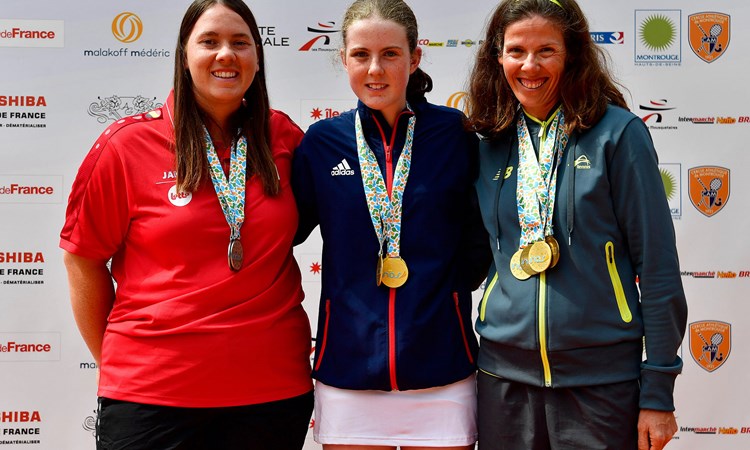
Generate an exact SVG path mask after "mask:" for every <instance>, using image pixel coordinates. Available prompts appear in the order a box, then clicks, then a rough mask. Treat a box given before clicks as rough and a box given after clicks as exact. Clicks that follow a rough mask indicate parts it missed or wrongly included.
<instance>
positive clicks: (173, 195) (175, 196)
mask: <svg viewBox="0 0 750 450" xmlns="http://www.w3.org/2000/svg"><path fill="white" fill-rule="evenodd" d="M167 198H168V199H169V203H171V204H173V205H175V206H179V207H182V206H185V205H187V204H188V203H190V201H191V200H192V199H193V194H192V193H190V192H177V185H174V186H172V187H171V188H169V192H168V193H167Z"/></svg>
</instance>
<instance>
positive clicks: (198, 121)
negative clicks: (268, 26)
mask: <svg viewBox="0 0 750 450" xmlns="http://www.w3.org/2000/svg"><path fill="white" fill-rule="evenodd" d="M215 5H223V6H226V7H227V8H229V9H231V10H232V11H234V12H236V13H237V14H238V15H239V16H240V17H242V19H243V20H244V21H245V23H246V24H247V26H248V27H249V28H250V34H251V35H252V38H253V41H254V42H255V49H256V52H257V54H258V66H259V70H258V72H257V73H256V74H255V78H254V79H253V82H252V84H251V85H250V87H249V88H248V89H247V91H246V92H245V95H244V98H245V99H246V101H247V106H243V107H240V109H239V110H237V112H236V113H235V115H234V117H233V118H232V120H233V121H234V122H235V124H236V128H238V129H240V134H242V135H244V136H246V137H247V146H248V152H247V176H248V178H249V177H250V176H251V175H253V174H257V175H258V176H259V177H260V179H261V181H262V183H263V191H264V193H265V194H266V195H270V196H273V195H276V194H277V193H278V192H279V181H278V175H277V172H276V165H275V163H274V161H273V154H272V153H271V147H270V144H269V142H270V135H271V133H270V127H269V122H270V115H271V113H270V109H269V108H270V106H269V101H268V90H267V88H266V72H265V67H264V60H265V58H264V57H263V45H262V42H263V40H262V39H261V36H260V31H259V30H258V24H257V22H256V21H255V17H254V16H253V13H252V12H251V11H250V8H248V6H247V5H246V4H245V2H244V1H242V0H196V1H194V2H193V3H192V4H191V5H190V6H189V7H188V9H187V11H186V12H185V15H184V17H183V18H182V24H181V25H180V32H179V37H178V40H177V48H176V50H175V61H174V125H175V130H174V133H175V139H174V140H175V160H176V161H175V165H176V167H177V189H178V190H179V191H180V192H194V191H195V190H196V189H198V187H199V186H200V185H201V183H202V182H203V181H204V180H206V179H209V165H208V159H207V158H206V149H205V140H204V131H203V130H204V128H203V124H204V112H203V111H202V110H201V109H200V107H199V106H198V103H197V102H196V100H195V94H194V92H193V79H192V78H191V76H190V72H189V71H188V70H187V69H186V68H185V63H186V61H187V53H186V50H185V47H186V45H187V42H188V38H189V37H190V33H191V32H192V31H193V28H194V27H195V23H196V22H197V21H198V19H199V18H200V17H201V16H202V15H203V13H205V12H206V11H207V10H208V9H210V8H211V7H213V6H215ZM235 137H237V136H235Z"/></svg>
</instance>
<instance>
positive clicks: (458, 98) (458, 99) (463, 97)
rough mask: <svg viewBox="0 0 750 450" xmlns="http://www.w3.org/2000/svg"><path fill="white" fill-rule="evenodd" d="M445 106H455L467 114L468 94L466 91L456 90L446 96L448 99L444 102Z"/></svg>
mask: <svg viewBox="0 0 750 450" xmlns="http://www.w3.org/2000/svg"><path fill="white" fill-rule="evenodd" d="M445 105H446V106H450V107H451V108H456V109H457V110H459V111H463V113H464V114H466V115H468V114H469V94H468V93H466V92H456V93H455V94H452V95H451V96H450V97H448V101H447V102H446V103H445Z"/></svg>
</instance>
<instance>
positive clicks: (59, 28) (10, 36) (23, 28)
mask: <svg viewBox="0 0 750 450" xmlns="http://www.w3.org/2000/svg"><path fill="white" fill-rule="evenodd" d="M64 46H65V22H64V21H62V20H24V19H0V47H64Z"/></svg>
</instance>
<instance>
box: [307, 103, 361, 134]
mask: <svg viewBox="0 0 750 450" xmlns="http://www.w3.org/2000/svg"><path fill="white" fill-rule="evenodd" d="M350 109H352V101H351V100H329V99H326V100H307V99H302V100H300V120H299V122H297V123H298V124H299V126H300V127H302V129H306V128H307V127H309V126H310V125H312V124H313V123H315V122H317V121H319V120H323V119H330V118H333V117H337V116H339V115H341V113H343V112H344V111H348V110H350Z"/></svg>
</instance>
